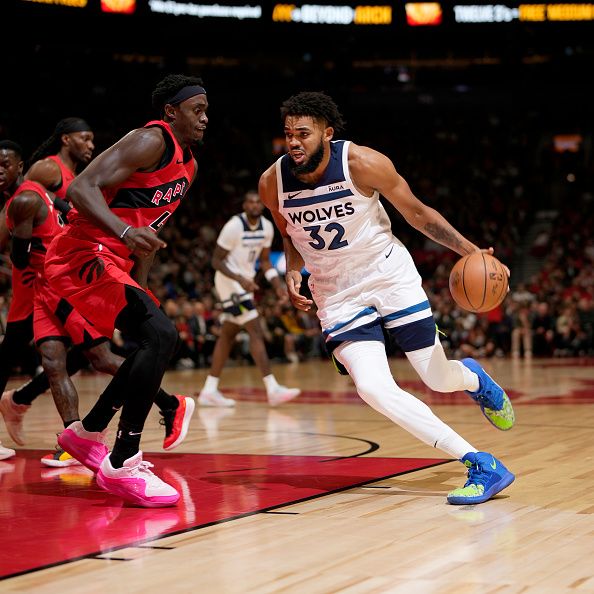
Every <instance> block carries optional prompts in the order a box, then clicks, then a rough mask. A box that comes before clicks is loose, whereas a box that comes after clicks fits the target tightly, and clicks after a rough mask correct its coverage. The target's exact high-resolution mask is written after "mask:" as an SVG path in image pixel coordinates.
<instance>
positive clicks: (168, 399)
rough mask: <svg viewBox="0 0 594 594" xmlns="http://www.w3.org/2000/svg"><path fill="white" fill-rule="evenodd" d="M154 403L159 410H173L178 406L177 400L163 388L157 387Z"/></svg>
mask: <svg viewBox="0 0 594 594" xmlns="http://www.w3.org/2000/svg"><path fill="white" fill-rule="evenodd" d="M155 404H156V405H157V406H158V407H159V410H175V409H176V408H177V407H178V406H179V400H178V399H177V398H176V397H175V396H172V395H171V394H168V393H167V392H165V390H163V388H159V391H158V392H157V395H156V396H155Z"/></svg>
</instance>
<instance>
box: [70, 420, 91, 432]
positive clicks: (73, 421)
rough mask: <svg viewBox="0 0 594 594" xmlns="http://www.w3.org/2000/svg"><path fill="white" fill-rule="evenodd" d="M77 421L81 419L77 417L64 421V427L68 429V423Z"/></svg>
mask: <svg viewBox="0 0 594 594" xmlns="http://www.w3.org/2000/svg"><path fill="white" fill-rule="evenodd" d="M76 421H80V419H79V418H78V417H77V418H76V419H71V420H70V421H64V429H68V425H70V423H76ZM87 431H88V430H87Z"/></svg>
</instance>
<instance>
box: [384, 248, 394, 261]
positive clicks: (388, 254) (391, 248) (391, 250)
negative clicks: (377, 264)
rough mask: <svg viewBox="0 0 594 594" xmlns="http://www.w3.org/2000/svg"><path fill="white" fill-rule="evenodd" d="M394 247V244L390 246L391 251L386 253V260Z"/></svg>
mask: <svg viewBox="0 0 594 594" xmlns="http://www.w3.org/2000/svg"><path fill="white" fill-rule="evenodd" d="M393 249H394V246H392V247H391V248H390V251H389V252H388V253H387V254H384V256H386V260H387V259H388V258H389V257H390V254H391V253H392V250H393Z"/></svg>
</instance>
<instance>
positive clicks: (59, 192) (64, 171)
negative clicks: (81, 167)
mask: <svg viewBox="0 0 594 594" xmlns="http://www.w3.org/2000/svg"><path fill="white" fill-rule="evenodd" d="M48 159H50V160H51V161H53V162H54V163H55V164H56V165H57V166H58V167H59V168H60V174H61V175H62V181H61V183H60V185H59V186H58V187H57V188H55V189H53V190H52V192H53V193H54V194H55V195H56V196H57V197H58V198H62V200H66V190H67V189H68V186H69V185H70V184H71V183H72V180H73V179H74V178H75V177H76V174H75V173H74V171H70V169H68V167H66V165H64V163H62V159H60V157H59V155H50V156H49V157H48Z"/></svg>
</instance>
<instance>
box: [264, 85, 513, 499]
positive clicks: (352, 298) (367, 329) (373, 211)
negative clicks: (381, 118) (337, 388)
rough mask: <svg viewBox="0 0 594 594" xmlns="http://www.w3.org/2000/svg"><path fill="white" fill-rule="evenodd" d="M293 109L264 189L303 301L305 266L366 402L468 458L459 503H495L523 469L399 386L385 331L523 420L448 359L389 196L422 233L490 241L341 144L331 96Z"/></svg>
mask: <svg viewBox="0 0 594 594" xmlns="http://www.w3.org/2000/svg"><path fill="white" fill-rule="evenodd" d="M281 117H282V121H283V124H284V132H285V139H286V145H287V150H288V154H286V155H284V156H283V157H281V158H280V159H279V160H278V161H277V162H276V163H275V164H274V165H272V166H271V167H270V168H269V169H268V170H267V171H265V172H264V173H263V174H262V177H261V179H260V196H261V197H262V200H263V201H264V204H265V205H266V206H267V207H268V208H270V210H271V212H272V214H273V216H274V221H275V223H276V225H277V226H278V228H279V230H280V232H281V234H282V235H283V240H284V247H285V253H286V257H287V276H286V281H287V286H288V289H289V296H290V298H291V301H292V303H293V305H295V307H297V308H299V309H302V310H308V309H309V308H310V306H311V304H312V301H311V300H309V299H307V298H306V297H305V296H303V295H300V293H299V289H300V286H301V282H302V276H301V270H302V268H303V266H304V265H305V267H306V268H307V270H308V271H309V272H310V273H311V276H310V281H309V285H310V289H311V293H312V296H313V298H314V300H315V302H316V304H317V306H318V316H319V318H320V322H321V325H322V329H323V332H324V336H325V338H326V344H327V346H328V350H329V351H330V352H332V353H333V358H334V360H335V361H336V362H337V363H338V365H337V366H338V367H339V369H340V368H342V371H343V372H348V373H349V374H350V376H351V378H352V379H353V381H354V382H355V385H356V388H357V392H358V393H359V395H360V396H361V398H363V400H365V401H366V402H367V403H368V404H370V405H371V406H372V407H373V408H375V409H376V410H378V411H379V412H381V413H383V414H384V415H386V416H388V417H389V418H390V419H392V421H394V422H395V423H397V424H398V425H400V426H401V427H403V428H404V429H406V430H407V431H409V432H410V433H412V434H413V435H415V436H416V437H418V438H419V439H421V440H422V441H424V442H425V443H426V444H428V445H431V446H433V447H436V448H439V449H441V450H443V451H444V452H447V453H448V454H450V455H451V456H453V457H455V458H458V459H460V461H461V462H463V463H464V464H465V466H466V467H467V469H468V480H467V482H466V484H465V485H464V487H462V488H460V489H456V490H454V491H452V492H451V493H450V494H449V495H448V501H449V502H450V503H453V504H474V503H482V502H484V501H486V500H487V499H489V498H491V497H493V495H495V494H496V493H498V492H499V491H501V490H502V489H504V488H505V487H507V486H508V485H509V484H511V482H512V481H513V480H514V475H513V474H512V473H511V472H509V471H508V470H507V469H506V468H505V466H504V465H503V464H502V463H501V462H500V461H499V460H497V459H496V458H494V457H493V456H492V455H491V454H488V453H486V452H478V451H477V450H476V448H474V447H473V446H472V445H470V444H469V443H468V442H466V441H465V440H464V439H463V438H462V437H460V436H459V435H458V434H457V433H456V432H454V430H453V429H451V428H450V427H448V426H447V425H446V424H445V423H443V422H442V421H441V420H440V419H439V418H437V417H436V416H435V415H434V414H433V412H432V411H431V409H430V408H429V407H428V406H426V405H425V404H424V403H423V402H421V401H420V400H418V399H417V398H415V397H414V396H412V395H411V394H409V393H407V392H405V391H404V390H402V389H401V388H400V387H399V386H398V385H397V384H396V382H395V381H394V378H393V377H392V374H391V371H390V367H389V364H388V359H387V356H386V351H385V347H384V332H386V333H388V334H390V335H391V336H392V338H393V339H394V340H395V341H396V342H397V343H398V344H399V346H400V347H401V348H402V350H403V351H404V352H405V353H406V356H407V358H408V360H409V361H410V362H411V364H412V365H413V367H414V368H415V370H416V371H417V373H418V374H419V376H420V377H421V379H422V380H423V381H424V382H425V384H427V385H428V386H429V387H430V388H431V389H433V390H436V391H438V392H453V391H456V390H466V391H467V392H468V393H469V394H470V396H471V397H472V398H473V399H474V400H475V401H476V402H477V403H478V404H479V405H480V407H481V410H482V411H483V413H484V414H485V416H486V417H487V419H488V420H489V421H490V422H491V423H492V424H493V425H495V426H496V427H498V428H499V429H504V430H505V429H510V428H511V427H512V425H513V422H514V413H513V408H512V406H511V403H510V401H509V398H508V397H507V395H506V394H505V392H504V391H503V390H502V389H501V387H500V386H499V385H498V384H496V383H495V382H494V381H493V379H492V378H491V377H489V376H488V375H487V374H486V373H485V371H484V370H483V369H482V367H481V366H480V365H479V364H478V363H477V362H476V361H474V360H473V359H464V360H463V361H461V362H459V361H449V360H448V359H447V358H446V356H445V353H444V351H443V348H442V346H441V344H440V343H439V339H438V335H437V332H436V327H435V323H434V321H433V315H432V312H431V308H430V305H429V301H428V299H427V295H426V294H425V292H424V290H423V288H422V286H421V277H420V275H419V273H418V272H417V270H416V267H415V265H414V263H413V260H412V257H411V256H410V254H409V252H408V250H407V249H406V248H405V247H404V245H403V244H402V243H401V242H400V241H399V240H398V239H397V238H396V237H394V236H393V235H392V232H391V229H390V221H389V219H388V216H387V214H386V212H385V210H384V208H383V206H382V204H381V202H380V201H379V195H380V194H381V195H383V196H384V197H385V198H386V199H387V200H389V201H390V202H391V203H392V204H393V205H394V206H395V207H396V209H397V210H398V211H399V212H400V214H402V216H403V217H404V218H405V220H406V221H407V222H408V223H409V224H410V225H411V226H413V227H414V228H415V229H417V230H419V231H421V232H422V233H424V234H425V235H426V236H427V237H430V238H431V239H433V240H434V241H437V242H438V243H440V244H442V245H444V246H446V247H449V248H450V249H452V250H454V251H455V252H457V253H458V254H461V255H463V254H468V253H471V252H474V251H478V250H479V248H478V247H477V246H476V245H474V244H473V243H471V242H470V241H469V240H468V239H466V238H465V237H464V236H463V235H461V234H460V233H459V232H458V231H456V230H455V229H454V228H453V227H452V226H451V225H450V224H449V223H448V222H447V221H446V220H445V219H444V218H443V217H442V216H441V215H440V214H439V213H438V212H437V211H435V210H434V209H433V208H430V207H429V206H427V205H425V204H423V203H422V202H421V201H420V200H418V199H417V198H416V197H415V196H414V194H413V193H412V192H411V190H410V188H409V186H408V184H407V183H406V181H405V180H404V179H403V178H402V177H401V176H400V175H399V174H398V173H397V171H396V169H395V168H394V165H393V163H392V162H391V161H390V159H389V158H388V157H386V156H385V155H383V154H381V153H379V152H377V151H374V150H373V149H371V148H367V147H362V146H357V145H355V144H353V143H350V142H345V141H332V137H333V135H334V132H335V131H336V130H340V128H342V126H343V124H344V122H343V120H342V116H341V114H340V112H339V110H338V108H337V106H336V104H335V103H334V101H333V100H332V99H331V98H330V97H328V96H327V95H325V94H323V93H317V92H304V93H299V94H297V95H294V96H293V97H291V98H289V99H288V100H287V101H285V102H284V103H283V105H282V107H281ZM487 251H489V252H492V251H493V250H492V248H489V250H487Z"/></svg>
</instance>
